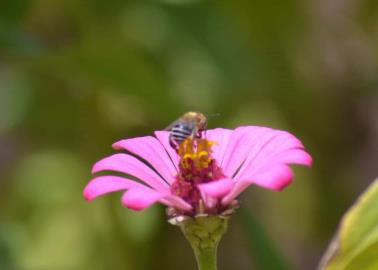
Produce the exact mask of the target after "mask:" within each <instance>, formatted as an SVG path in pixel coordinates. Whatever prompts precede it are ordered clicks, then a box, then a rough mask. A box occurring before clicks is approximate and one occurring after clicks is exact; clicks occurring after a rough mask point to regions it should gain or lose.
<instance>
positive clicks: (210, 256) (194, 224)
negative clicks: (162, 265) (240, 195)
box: [177, 216, 228, 270]
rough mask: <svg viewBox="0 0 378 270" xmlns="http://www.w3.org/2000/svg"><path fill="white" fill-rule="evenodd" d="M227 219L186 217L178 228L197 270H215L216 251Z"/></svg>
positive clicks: (218, 217)
mask: <svg viewBox="0 0 378 270" xmlns="http://www.w3.org/2000/svg"><path fill="white" fill-rule="evenodd" d="M227 223H228V219H227V218H224V217H220V216H199V217H194V218H191V217H188V218H186V219H184V220H183V221H181V222H178V223H177V225H178V226H180V228H181V231H182V232H183V233H184V235H185V237H186V239H187V240H188V241H189V243H190V245H191V246H192V249H193V251H194V255H195V257H196V261H197V265H198V269H199V270H216V269H217V249H218V244H219V242H220V240H221V239H222V236H223V234H224V233H225V232H226V230H227Z"/></svg>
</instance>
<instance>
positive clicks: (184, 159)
mask: <svg viewBox="0 0 378 270" xmlns="http://www.w3.org/2000/svg"><path fill="white" fill-rule="evenodd" d="M214 144H216V142H212V141H208V140H207V139H198V138H196V139H192V138H188V139H186V140H185V141H184V142H183V143H182V144H180V146H179V149H178V154H179V155H180V157H181V160H180V164H181V166H182V167H183V168H184V169H190V168H192V166H193V165H194V166H195V167H196V168H197V169H204V168H207V167H208V166H209V164H210V162H211V160H212V158H211V147H212V146H213V145H214Z"/></svg>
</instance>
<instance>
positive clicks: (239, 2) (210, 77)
mask: <svg viewBox="0 0 378 270" xmlns="http://www.w3.org/2000/svg"><path fill="white" fill-rule="evenodd" d="M377 48H378V2H377V1H376V0H302V1H301V0H287V1H281V0H267V1H262V0H233V1H228V0H218V1H202V0H160V1H159V0H150V1H142V0H139V1H131V0H130V1H126V0H124V1H121V0H108V1H101V0H93V1H89V0H86V1H85V0H83V1H78V0H64V1H63V0H55V1H51V0H2V1H1V2H0V269H5V270H8V269H9V270H71V269H83V270H86V269H92V270H97V269H98V270H100V269H132V270H134V269H135V270H137V269H195V261H194V257H193V255H192V251H191V250H190V247H189V245H188V243H186V241H185V240H184V238H183V236H182V235H181V233H180V231H179V229H178V228H176V227H173V226H171V225H169V224H168V223H167V222H166V221H165V214H164V209H163V207H162V206H154V207H152V208H151V209H148V210H147V211H144V212H141V213H135V212H131V211H130V210H127V209H124V208H122V206H121V205H120V203H119V199H120V194H113V195H110V196H105V197H103V198H100V199H97V200H95V201H94V202H92V203H87V202H85V201H84V199H83V198H82V189H83V187H84V186H85V184H86V183H87V182H88V181H89V180H90V179H91V174H90V168H91V165H92V164H93V163H94V162H95V161H97V160H98V159H100V158H102V157H104V156H106V155H108V154H110V153H113V150H112V149H111V144H112V142H114V141H116V140H118V139H121V138H126V137H133V136H142V135H146V134H151V133H152V132H153V131H154V130H157V129H162V128H164V127H166V126H167V125H168V124H169V123H170V122H172V121H173V120H175V119H176V118H177V117H178V116H180V115H181V114H182V113H183V112H185V111H187V110H199V111H202V112H204V113H206V114H211V113H220V116H219V117H214V118H211V119H210V123H209V126H210V128H212V127H218V126H219V127H227V128H234V127H237V126H239V125H246V124H248V125H263V126H271V127H274V128H280V129H286V130H289V131H291V132H293V133H294V134H296V135H297V136H298V137H299V138H300V139H301V140H302V141H303V143H304V144H305V145H306V147H307V149H308V151H309V152H310V153H311V154H312V155H313V158H314V166H313V167H312V169H310V170H309V169H306V168H299V167H296V168H295V173H296V178H295V181H294V183H293V184H292V185H291V186H289V187H288V188H287V189H285V190H284V191H283V192H281V193H275V192H272V191H267V190H263V189H261V188H257V187H251V188H250V189H248V191H247V192H245V193H244V194H243V196H242V197H241V199H240V201H241V205H242V209H241V210H240V211H238V212H237V214H236V215H235V216H234V217H233V218H232V219H231V222H230V227H229V232H228V233H227V234H226V236H225V237H224V239H223V240H222V242H221V245H220V254H219V262H220V268H219V269H220V270H222V269H259V270H265V269H314V268H315V266H316V265H317V262H318V261H319V259H320V257H321V254H322V252H323V251H324V250H325V248H326V246H327V244H328V241H329V240H330V238H331V237H332V235H333V233H334V231H335V230H336V227H337V223H338V220H339V219H340V217H341V215H342V213H343V212H345V210H346V209H347V208H348V206H349V205H351V204H352V202H353V201H354V198H355V197H356V196H357V195H358V194H359V193H360V192H361V191H362V190H363V189H364V188H365V187H366V186H367V185H368V183H369V182H370V181H371V180H373V179H374V178H375V177H376V176H377V165H378V140H377V138H378V91H377V90H378V49H377Z"/></svg>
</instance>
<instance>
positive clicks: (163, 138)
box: [155, 131, 180, 169]
mask: <svg viewBox="0 0 378 270" xmlns="http://www.w3.org/2000/svg"><path fill="white" fill-rule="evenodd" d="M155 136H156V138H157V139H158V140H159V141H160V143H161V144H162V145H163V147H164V148H165V150H166V151H167V153H168V155H169V157H170V158H171V160H172V161H173V164H174V165H175V167H176V169H178V164H179V159H180V157H179V155H178V154H177V153H176V150H174V149H173V148H172V146H171V145H170V144H169V131H155Z"/></svg>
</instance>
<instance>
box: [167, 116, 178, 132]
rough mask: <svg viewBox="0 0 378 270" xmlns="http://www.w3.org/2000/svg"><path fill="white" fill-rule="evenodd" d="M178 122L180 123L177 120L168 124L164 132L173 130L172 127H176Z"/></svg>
mask: <svg viewBox="0 0 378 270" xmlns="http://www.w3.org/2000/svg"><path fill="white" fill-rule="evenodd" d="M179 122H180V119H177V120H175V121H173V122H172V123H170V124H169V126H167V127H166V128H165V129H164V130H167V131H169V130H171V129H172V128H173V126H174V125H176V124H177V123H179Z"/></svg>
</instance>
